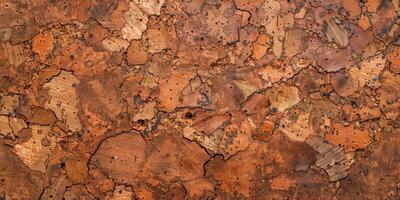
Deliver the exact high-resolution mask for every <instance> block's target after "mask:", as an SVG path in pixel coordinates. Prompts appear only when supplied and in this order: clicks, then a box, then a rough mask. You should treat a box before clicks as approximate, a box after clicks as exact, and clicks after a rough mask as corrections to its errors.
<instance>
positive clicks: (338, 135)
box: [325, 124, 372, 151]
mask: <svg viewBox="0 0 400 200" xmlns="http://www.w3.org/2000/svg"><path fill="white" fill-rule="evenodd" d="M325 139H326V140H327V141H328V142H330V143H331V144H334V145H338V146H341V147H343V148H344V149H345V150H346V151H355V150H357V149H364V148H365V147H367V146H368V145H369V144H370V143H371V142H372V139H371V138H370V137H369V133H368V130H359V129H357V128H356V127H354V126H347V127H346V126H343V125H341V124H335V125H333V130H332V132H330V133H325Z"/></svg>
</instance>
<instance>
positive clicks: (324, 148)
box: [306, 136, 354, 181]
mask: <svg viewBox="0 0 400 200" xmlns="http://www.w3.org/2000/svg"><path fill="white" fill-rule="evenodd" d="M306 142H307V144H308V145H310V146H311V147H312V148H313V149H314V150H315V151H317V152H318V153H319V154H320V155H321V158H319V159H318V161H317V162H316V163H315V164H316V165H317V166H318V167H321V168H322V169H324V170H325V172H326V173H328V175H329V178H330V180H331V181H337V180H340V179H343V178H345V177H346V176H347V175H348V173H349V169H350V167H351V165H352V164H353V163H354V158H353V156H354V155H353V154H352V153H346V152H345V151H344V150H343V149H342V148H340V147H338V146H335V145H333V144H331V143H329V142H327V141H326V140H324V139H323V138H322V137H321V136H314V137H310V138H309V139H308V140H306Z"/></svg>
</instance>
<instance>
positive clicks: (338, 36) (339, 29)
mask: <svg viewBox="0 0 400 200" xmlns="http://www.w3.org/2000/svg"><path fill="white" fill-rule="evenodd" d="M324 25H325V31H326V35H327V36H328V40H329V41H331V42H332V41H334V42H336V43H337V44H339V45H340V46H342V47H345V46H347V44H349V35H348V33H347V31H346V29H345V28H344V27H343V26H341V25H338V24H336V23H335V22H334V21H332V20H329V21H326V22H325V24H324Z"/></svg>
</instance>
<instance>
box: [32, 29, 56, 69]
mask: <svg viewBox="0 0 400 200" xmlns="http://www.w3.org/2000/svg"><path fill="white" fill-rule="evenodd" d="M53 47H54V36H53V33H52V32H50V31H45V32H43V33H39V34H38V35H36V36H35V37H34V38H33V39H32V51H33V52H35V53H37V54H38V55H39V60H40V61H41V62H44V61H45V60H46V57H47V56H48V55H50V53H51V51H52V50H53Z"/></svg>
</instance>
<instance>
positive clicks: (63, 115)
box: [43, 71, 82, 133]
mask: <svg viewBox="0 0 400 200" xmlns="http://www.w3.org/2000/svg"><path fill="white" fill-rule="evenodd" d="M78 83H79V80H78V79H77V78H76V77H75V76H74V75H73V74H72V73H71V72H68V71H61V73H60V74H59V75H58V76H56V77H54V78H52V79H51V80H50V82H48V83H45V84H44V85H43V87H44V88H45V89H47V90H48V94H49V100H48V101H47V102H46V103H45V107H46V108H47V109H51V110H52V111H53V112H54V113H55V114H56V116H57V119H58V120H60V121H62V123H63V125H64V126H65V128H66V129H67V130H68V131H70V132H72V133H78V132H80V131H81V130H82V124H81V122H80V119H79V118H78V112H79V110H78V105H79V99H78V96H77V94H76V91H75V87H76V86H77V84H78Z"/></svg>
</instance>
